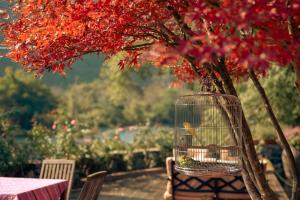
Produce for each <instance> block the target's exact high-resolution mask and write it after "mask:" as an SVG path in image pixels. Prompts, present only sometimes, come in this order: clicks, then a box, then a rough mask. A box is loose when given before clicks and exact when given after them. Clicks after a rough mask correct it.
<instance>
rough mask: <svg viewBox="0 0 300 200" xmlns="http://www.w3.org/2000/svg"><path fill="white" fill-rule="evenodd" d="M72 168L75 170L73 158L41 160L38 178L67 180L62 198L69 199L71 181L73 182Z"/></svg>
mask: <svg viewBox="0 0 300 200" xmlns="http://www.w3.org/2000/svg"><path fill="white" fill-rule="evenodd" d="M74 170H75V161H74V160H65V159H49V160H43V164H42V169H41V173H40V178H44V179H65V180H68V188H67V190H66V192H65V196H64V199H65V200H69V199H70V193H71V188H72V183H73V176H74Z"/></svg>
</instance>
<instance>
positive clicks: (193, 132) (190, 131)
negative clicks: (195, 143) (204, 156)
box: [183, 122, 197, 138]
mask: <svg viewBox="0 0 300 200" xmlns="http://www.w3.org/2000/svg"><path fill="white" fill-rule="evenodd" d="M183 127H184V128H185V129H186V130H187V131H188V132H189V134H191V135H192V136H193V137H194V138H197V134H196V130H195V129H194V128H193V127H192V125H191V124H190V123H189V122H183Z"/></svg>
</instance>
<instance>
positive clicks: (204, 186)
mask: <svg viewBox="0 0 300 200" xmlns="http://www.w3.org/2000/svg"><path fill="white" fill-rule="evenodd" d="M174 165H175V161H174V160H173V158H171V157H169V158H167V159H166V169H167V175H168V184H167V190H166V192H165V194H164V200H201V199H202V200H213V199H215V200H217V199H223V200H250V196H249V195H248V193H247V190H246V187H245V185H244V182H243V179H242V177H241V176H224V177H194V176H186V175H184V174H180V173H179V172H177V171H176V169H175V167H174Z"/></svg>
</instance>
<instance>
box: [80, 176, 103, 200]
mask: <svg viewBox="0 0 300 200" xmlns="http://www.w3.org/2000/svg"><path fill="white" fill-rule="evenodd" d="M106 175H107V172H106V171H101V172H97V173H94V174H90V175H89V176H88V177H87V179H86V182H85V184H84V185H83V188H82V190H81V192H80V195H79V198H78V200H97V198H98V196H99V194H100V191H101V188H102V185H103V182H104V178H105V176H106Z"/></svg>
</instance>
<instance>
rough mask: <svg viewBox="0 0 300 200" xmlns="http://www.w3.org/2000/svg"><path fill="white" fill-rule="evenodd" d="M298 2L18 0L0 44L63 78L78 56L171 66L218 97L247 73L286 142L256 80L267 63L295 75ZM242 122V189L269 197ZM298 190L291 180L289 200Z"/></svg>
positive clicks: (31, 66)
mask: <svg viewBox="0 0 300 200" xmlns="http://www.w3.org/2000/svg"><path fill="white" fill-rule="evenodd" d="M299 5H300V1H299V0H273V1H267V0H240V1H234V0H191V1H186V0H163V1H156V0H147V1H146V0H134V1H128V0H116V1H109V0H107V1H105V0H103V1H100V0H99V1H94V0H77V1H71V0H56V1H50V0H45V1H31V0H22V1H16V2H15V4H14V7H13V9H14V12H15V14H16V18H17V20H15V21H13V22H11V23H8V24H4V26H3V27H4V35H5V37H6V40H5V43H4V44H5V45H6V46H7V47H8V48H9V49H10V50H11V51H10V53H9V54H8V56H9V57H10V58H12V59H13V60H14V61H17V62H20V63H22V64H23V66H24V69H26V70H27V71H31V72H33V71H35V72H36V73H37V74H41V73H43V72H44V71H47V70H49V71H55V72H59V73H61V74H64V69H65V68H66V67H69V66H70V65H71V64H72V63H73V62H74V61H75V60H76V59H78V58H80V57H81V56H83V55H84V54H88V53H92V52H96V53H100V52H101V53H104V54H106V55H107V56H108V57H109V56H112V55H115V54H116V53H118V52H119V51H125V52H126V57H125V58H124V59H123V61H121V62H120V63H119V66H120V67H121V69H123V68H124V67H125V66H128V65H130V66H135V67H139V66H140V61H141V60H143V61H144V60H149V61H152V62H153V63H155V64H157V65H160V66H169V67H171V69H172V70H173V72H174V74H175V75H177V77H178V79H179V80H181V81H185V82H192V81H194V80H195V79H198V78H199V77H203V76H209V77H210V78H211V79H212V81H213V83H214V84H215V86H216V88H217V89H218V91H219V92H221V93H226V94H231V95H235V96H237V92H236V89H235V87H234V85H233V80H234V79H240V78H245V77H249V76H250V78H251V79H252V80H253V82H254V84H255V86H256V88H257V91H258V92H259V94H260V96H261V97H262V99H263V100H264V102H265V105H266V109H267V111H268V113H269V115H270V117H271V119H272V122H273V124H274V127H276V130H277V132H278V135H279V136H280V138H281V139H282V142H283V144H286V140H285V138H284V137H281V136H282V131H281V128H280V126H278V122H277V120H276V117H275V116H274V113H273V112H272V109H271V107H270V104H269V103H268V99H267V96H266V95H265V92H264V89H263V88H262V87H260V83H259V81H258V79H257V77H256V76H257V75H258V76H260V75H265V74H266V73H267V71H268V70H269V67H270V63H274V62H275V63H278V64H279V65H288V64H290V65H293V67H294V69H295V71H296V74H297V75H298V74H299V73H298V71H299V67H300V60H299V52H300V48H299V46H300V41H299V35H300V34H299V23H300V6H299ZM36 19H40V20H36ZM297 77H298V78H299V76H297ZM298 86H299V85H298ZM299 90H300V89H299ZM226 114H227V115H232V114H233V113H230V112H228V113H226ZM274 117H275V118H274ZM242 121H243V127H242V128H243V135H242V136H241V137H242V139H243V143H242V147H243V148H242V155H243V159H242V161H243V164H244V170H243V177H244V180H245V182H246V186H247V189H248V191H249V193H250V195H251V197H252V198H253V199H276V197H275V196H274V195H273V193H272V191H271V189H270V187H269V185H268V184H267V182H266V179H265V176H264V174H263V172H262V169H261V168H260V166H259V162H258V159H257V155H256V153H255V149H254V145H253V139H252V135H251V131H250V128H249V126H248V123H247V121H246V118H245V116H244V115H243V118H242ZM233 132H234V131H233ZM235 137H240V136H238V135H235ZM237 139H238V138H237ZM284 147H285V149H287V150H290V149H289V146H288V145H287V146H286V145H284ZM288 155H289V157H290V162H291V163H293V162H294V159H293V156H292V155H290V154H288ZM292 166H294V168H295V165H292ZM297 188H298V182H297V179H296V177H294V181H293V195H292V199H297V196H296V193H297Z"/></svg>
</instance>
